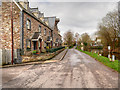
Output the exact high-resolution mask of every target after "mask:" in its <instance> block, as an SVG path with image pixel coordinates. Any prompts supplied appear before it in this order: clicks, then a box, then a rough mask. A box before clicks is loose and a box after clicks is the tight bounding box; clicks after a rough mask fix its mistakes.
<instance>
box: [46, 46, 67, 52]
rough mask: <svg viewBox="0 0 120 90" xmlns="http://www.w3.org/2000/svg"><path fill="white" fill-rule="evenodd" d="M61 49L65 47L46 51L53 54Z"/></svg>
mask: <svg viewBox="0 0 120 90" xmlns="http://www.w3.org/2000/svg"><path fill="white" fill-rule="evenodd" d="M63 48H65V47H58V48H51V49H47V50H46V51H47V52H50V53H53V52H56V51H58V50H60V49H63Z"/></svg>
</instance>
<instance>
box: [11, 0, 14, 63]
mask: <svg viewBox="0 0 120 90" xmlns="http://www.w3.org/2000/svg"><path fill="white" fill-rule="evenodd" d="M11 43H12V44H11V48H12V50H11V53H12V54H11V57H12V59H11V63H12V64H13V59H14V57H13V50H14V49H13V1H12V0H11Z"/></svg>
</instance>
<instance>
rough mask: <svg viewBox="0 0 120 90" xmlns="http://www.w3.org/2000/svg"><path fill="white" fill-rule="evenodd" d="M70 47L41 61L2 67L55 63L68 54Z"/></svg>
mask: <svg viewBox="0 0 120 90" xmlns="http://www.w3.org/2000/svg"><path fill="white" fill-rule="evenodd" d="M67 51H68V49H65V50H63V51H62V52H60V53H59V54H58V55H56V56H55V57H54V58H52V59H50V60H43V61H42V60H41V61H40V60H39V61H32V62H26V63H21V64H13V65H5V66H0V68H9V67H18V66H25V65H36V64H45V63H54V62H58V61H60V60H62V59H63V58H64V56H65V55H66V53H67Z"/></svg>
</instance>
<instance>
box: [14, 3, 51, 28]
mask: <svg viewBox="0 0 120 90" xmlns="http://www.w3.org/2000/svg"><path fill="white" fill-rule="evenodd" d="M15 4H17V6H18V7H19V8H20V10H22V11H24V12H25V13H27V14H29V15H30V16H32V17H33V18H35V19H36V20H37V21H39V22H40V23H42V24H43V25H45V26H46V27H48V28H49V29H50V30H53V29H52V28H50V27H49V26H48V25H47V24H45V23H44V22H42V21H41V20H40V19H38V18H37V17H36V16H35V15H34V14H33V13H32V12H30V11H28V10H26V9H25V8H24V7H23V6H22V5H21V4H20V3H19V2H17V1H15Z"/></svg>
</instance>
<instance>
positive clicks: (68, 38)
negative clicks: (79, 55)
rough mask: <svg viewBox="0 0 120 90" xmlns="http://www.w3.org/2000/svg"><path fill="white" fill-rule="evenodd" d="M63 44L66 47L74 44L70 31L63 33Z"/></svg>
mask: <svg viewBox="0 0 120 90" xmlns="http://www.w3.org/2000/svg"><path fill="white" fill-rule="evenodd" d="M63 39H64V42H65V43H67V45H68V46H71V45H73V42H74V40H75V39H74V34H73V32H71V31H70V30H68V31H67V32H66V33H64V37H63Z"/></svg>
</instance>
